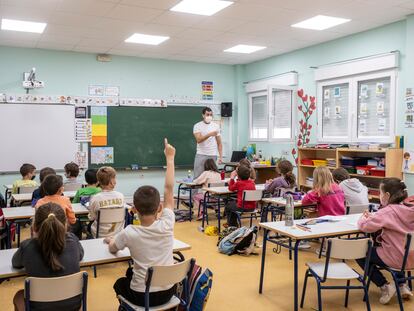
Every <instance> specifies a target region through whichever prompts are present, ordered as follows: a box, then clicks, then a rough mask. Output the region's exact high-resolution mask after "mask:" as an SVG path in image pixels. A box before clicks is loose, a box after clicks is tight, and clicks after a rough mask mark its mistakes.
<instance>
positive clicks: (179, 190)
mask: <svg viewBox="0 0 414 311" xmlns="http://www.w3.org/2000/svg"><path fill="white" fill-rule="evenodd" d="M181 185H182V184H179V185H178V194H177V209H179V208H180V193H181Z"/></svg>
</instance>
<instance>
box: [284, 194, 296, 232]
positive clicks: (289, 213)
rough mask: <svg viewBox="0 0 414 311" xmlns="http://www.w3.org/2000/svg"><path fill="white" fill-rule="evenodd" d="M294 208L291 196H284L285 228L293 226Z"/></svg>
mask: <svg viewBox="0 0 414 311" xmlns="http://www.w3.org/2000/svg"><path fill="white" fill-rule="evenodd" d="M294 210H295V207H294V204H293V197H292V195H291V194H288V195H286V207H285V226H286V227H292V226H293V225H294V223H293V220H294V216H293V213H294Z"/></svg>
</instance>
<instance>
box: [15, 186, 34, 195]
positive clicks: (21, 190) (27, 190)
mask: <svg viewBox="0 0 414 311" xmlns="http://www.w3.org/2000/svg"><path fill="white" fill-rule="evenodd" d="M37 188H39V187H37V186H35V187H33V186H21V187H19V188H17V193H19V194H23V193H33V191H35V190H36V189H37Z"/></svg>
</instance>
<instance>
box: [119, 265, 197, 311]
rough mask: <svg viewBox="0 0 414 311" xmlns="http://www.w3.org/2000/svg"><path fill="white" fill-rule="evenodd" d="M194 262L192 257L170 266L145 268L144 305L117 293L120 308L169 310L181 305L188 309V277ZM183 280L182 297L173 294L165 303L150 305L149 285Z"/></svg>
mask: <svg viewBox="0 0 414 311" xmlns="http://www.w3.org/2000/svg"><path fill="white" fill-rule="evenodd" d="M194 264H195V260H194V259H189V260H186V261H183V262H180V263H177V264H174V265H170V266H155V267H151V268H149V269H148V270H147V277H146V282H145V307H140V306H136V305H134V304H133V303H131V302H130V301H128V300H127V299H126V298H124V297H123V296H121V295H118V299H119V301H120V307H121V310H126V311H144V310H145V311H161V310H169V309H171V308H175V307H177V306H178V305H181V306H182V307H183V308H184V309H185V310H187V311H188V310H189V308H190V305H189V298H190V288H189V282H188V281H189V279H190V277H191V273H192V271H193V268H194ZM180 282H183V285H184V286H183V296H184V297H183V299H180V298H179V297H177V296H175V295H174V296H173V297H172V298H171V299H170V301H168V302H167V303H166V304H163V305H160V306H155V307H150V306H149V297H150V289H151V286H168V285H171V284H177V283H180Z"/></svg>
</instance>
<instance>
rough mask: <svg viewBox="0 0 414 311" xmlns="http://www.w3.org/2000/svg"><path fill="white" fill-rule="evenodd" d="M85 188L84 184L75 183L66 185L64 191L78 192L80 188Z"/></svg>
mask: <svg viewBox="0 0 414 311" xmlns="http://www.w3.org/2000/svg"><path fill="white" fill-rule="evenodd" d="M82 187H83V184H82V183H73V184H71V183H70V184H64V185H63V189H64V191H78V190H79V189H80V188H82Z"/></svg>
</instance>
